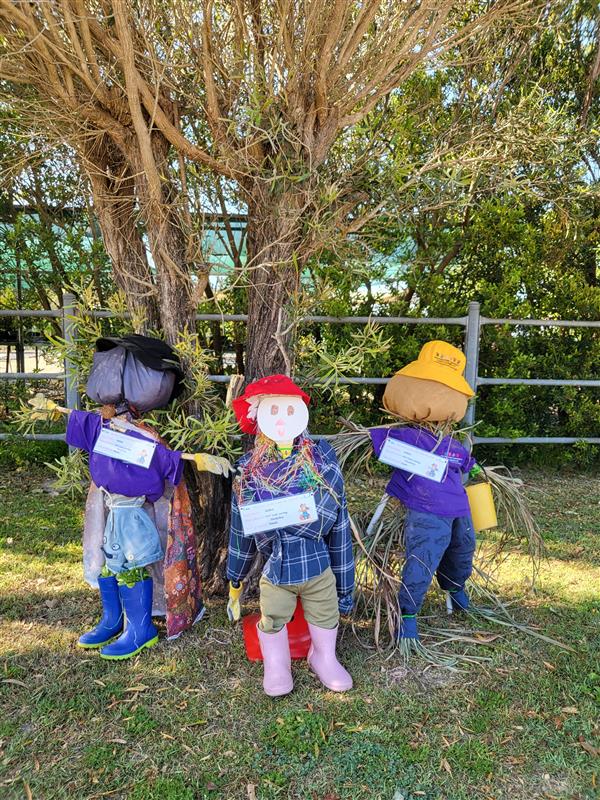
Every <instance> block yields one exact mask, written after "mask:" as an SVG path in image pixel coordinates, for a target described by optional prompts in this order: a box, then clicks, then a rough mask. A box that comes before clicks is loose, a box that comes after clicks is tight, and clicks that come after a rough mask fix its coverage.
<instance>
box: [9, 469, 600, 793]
mask: <svg viewBox="0 0 600 800" xmlns="http://www.w3.org/2000/svg"><path fill="white" fill-rule="evenodd" d="M47 479H48V474H47V473H46V472H43V471H37V472H35V471H29V472H12V473H11V474H8V470H6V469H4V470H3V473H2V475H1V476H0V614H1V617H0V664H1V672H0V797H1V798H3V800H4V799H6V800H12V798H24V799H27V798H33V799H34V800H38V798H42V799H43V800H51V799H52V798H69V800H96V798H98V799H99V798H116V799H117V800H118V798H127V799H128V800H200V798H202V799H204V798H206V799H207V800H209V799H211V798H226V799H227V800H229V799H230V798H231V800H236V799H237V798H240V799H241V798H246V800H252V799H253V798H255V800H267V799H269V798H298V799H299V800H300V799H301V800H350V799H351V798H352V799H354V798H357V799H358V798H374V800H378V799H379V798H386V800H401V799H402V800H416V798H425V799H426V800H441V799H442V798H445V799H446V800H473V799H474V798H476V799H477V800H478V799H479V798H481V799H482V800H492V799H493V800H504V799H506V800H508V798H510V799H511V800H521V799H522V798H531V799H533V798H536V800H537V798H548V799H549V800H552V798H593V797H597V792H598V787H599V786H600V763H599V758H598V755H599V754H600V749H599V748H600V729H599V722H598V720H599V717H600V714H599V709H600V656H599V654H600V603H599V600H600V536H599V534H600V481H599V480H597V479H592V478H590V477H589V476H568V477H566V476H565V477H558V476H547V477H543V478H540V477H539V476H536V477H534V476H530V480H531V482H532V484H534V489H535V491H533V492H532V498H533V500H534V502H535V504H536V507H537V509H538V515H539V521H540V526H541V528H542V531H543V533H544V537H545V539H546V541H547V543H548V555H549V559H548V561H547V562H546V563H545V564H544V566H543V568H542V570H541V574H540V578H539V583H538V587H537V591H536V593H535V594H532V593H531V592H528V591H527V587H528V579H529V575H530V570H529V568H528V565H527V563H526V560H525V559H524V558H523V556H522V555H520V554H519V553H514V554H512V555H511V556H510V557H509V558H508V559H507V561H506V562H505V563H504V564H503V566H502V568H501V569H500V571H499V574H498V579H499V583H500V592H501V594H502V597H503V598H506V599H507V600H514V599H515V598H521V597H523V599H521V600H520V601H519V603H518V604H515V606H513V608H514V609H515V610H514V613H515V614H516V616H518V617H519V619H520V620H522V621H524V622H527V623H529V624H530V625H537V626H540V630H542V631H544V632H546V633H548V635H550V636H553V637H555V638H558V639H561V640H562V641H564V642H566V643H568V644H570V645H571V647H573V648H574V652H566V651H562V650H560V649H558V648H556V647H554V646H552V645H549V644H546V643H544V642H542V641H539V640H536V639H533V638H531V637H527V636H524V635H513V634H512V633H510V632H509V631H507V629H506V628H501V629H494V628H493V627H492V626H491V625H490V624H488V623H483V622H482V623H481V624H479V623H472V628H473V630H478V631H485V632H487V633H489V632H490V631H492V630H494V631H496V632H498V633H499V634H500V636H499V637H498V638H495V639H494V640H493V641H491V642H489V643H488V644H482V645H481V646H479V647H477V649H476V652H477V653H478V654H480V655H487V656H489V657H490V661H489V663H486V664H485V665H483V666H478V667H469V668H468V669H466V670H465V671H463V672H461V673H458V674H457V673H452V672H449V671H447V670H442V669H432V668H428V669H427V668H425V665H423V664H421V663H420V662H418V661H413V662H411V664H410V668H408V669H407V668H406V667H405V666H404V664H403V663H402V662H401V660H400V659H399V657H398V656H397V655H394V656H392V657H389V656H388V655H385V654H384V655H378V654H376V653H374V652H373V651H372V650H366V649H363V648H362V647H361V646H360V645H359V644H358V642H357V640H356V639H355V638H354V635H353V633H352V630H351V628H350V626H348V625H347V626H345V628H344V633H343V642H342V645H341V648H340V652H341V657H342V660H343V661H344V663H345V664H346V665H347V667H348V668H349V669H350V671H351V673H352V675H353V677H354V681H355V687H356V688H355V689H354V690H353V691H352V692H350V693H348V694H346V695H336V694H334V693H332V692H328V691H325V690H324V689H322V688H321V687H320V685H318V684H317V682H316V680H315V679H314V678H313V677H312V676H311V675H310V674H309V672H308V670H307V667H306V665H305V664H303V663H296V665H295V668H294V671H295V677H296V688H295V690H294V693H293V694H292V695H290V696H289V697H287V698H283V699H280V700H270V699H268V698H266V697H265V696H264V695H263V693H262V689H261V686H260V682H261V667H260V665H255V664H250V663H249V662H248V661H246V659H245V656H244V651H243V646H242V637H241V631H240V629H239V628H238V629H233V628H231V627H230V625H229V623H228V622H227V618H226V614H225V608H224V604H223V603H219V602H214V603H209V613H208V614H207V616H206V617H205V619H204V620H203V621H202V622H201V623H199V624H198V625H197V626H196V628H194V629H193V631H191V632H188V633H187V634H186V635H184V636H182V637H181V639H180V640H179V641H177V642H174V643H167V642H165V641H164V640H163V641H161V643H160V644H159V646H157V647H155V648H153V649H152V650H150V651H147V652H146V653H144V654H142V656H141V657H139V658H138V659H136V660H134V661H132V662H125V663H107V662H104V661H102V660H101V659H99V658H98V656H97V655H96V654H94V653H90V652H89V651H88V652H85V651H81V650H79V649H78V648H76V646H75V642H76V638H77V636H78V634H79V633H81V632H82V631H84V630H86V628H87V627H89V626H90V625H91V624H93V623H94V622H95V620H96V618H97V614H98V602H97V597H96V595H95V593H94V592H93V591H91V590H90V589H89V588H88V587H87V586H86V585H85V584H84V583H83V581H82V579H81V563H80V561H81V546H80V535H81V524H82V503H81V502H79V501H76V502H73V501H71V500H69V499H68V498H66V497H52V496H49V495H48V494H46V493H44V492H43V490H42V484H43V483H44V481H47ZM369 492H370V493H371V494H372V498H373V500H375V499H376V498H377V491H376V489H374V488H373V487H370V486H353V487H352V488H351V491H350V495H351V496H352V495H355V496H357V497H358V496H361V497H362V498H364V496H365V493H369ZM442 612H443V599H442V597H441V595H437V594H435V593H431V597H430V600H429V604H428V613H431V614H432V615H433V616H434V618H435V617H436V616H439V620H443V619H444V618H443V617H442V616H441V614H442ZM444 624H446V623H445V621H444ZM463 624H464V623H463ZM367 634H368V630H367V631H363V638H365V635H367ZM367 638H368V636H367ZM483 638H486V637H482V639H483ZM487 638H488V639H490V638H493V637H489V636H488V637H487Z"/></svg>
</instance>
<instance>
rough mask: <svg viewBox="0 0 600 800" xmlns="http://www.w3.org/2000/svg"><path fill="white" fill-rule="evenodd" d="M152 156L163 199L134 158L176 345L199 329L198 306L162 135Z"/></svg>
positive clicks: (164, 323)
mask: <svg viewBox="0 0 600 800" xmlns="http://www.w3.org/2000/svg"><path fill="white" fill-rule="evenodd" d="M151 142H152V155H153V157H154V162H155V164H156V169H157V171H158V173H159V175H160V180H161V184H160V194H161V196H160V198H159V199H158V200H157V198H156V197H155V196H153V194H152V190H151V187H150V185H149V183H148V180H147V176H146V171H145V169H144V162H143V160H142V157H141V154H139V153H136V154H135V155H133V156H132V159H133V162H134V169H135V175H136V189H137V195H138V198H139V203H140V216H141V218H142V220H143V222H144V227H145V229H146V232H147V235H148V243H149V245H150V252H151V253H152V260H153V261H154V266H155V268H156V286H157V290H158V307H159V310H160V322H161V327H162V330H163V331H164V334H165V339H166V340H167V342H169V344H175V343H176V342H177V339H178V337H179V334H180V333H181V332H182V331H184V330H186V329H187V330H189V331H190V332H191V333H193V332H194V331H195V329H196V322H195V318H194V315H195V311H196V308H195V302H194V297H193V292H192V281H191V274H190V265H189V263H188V262H187V257H186V249H187V248H186V240H185V233H184V225H183V220H182V219H181V216H180V214H179V212H178V207H177V205H176V202H175V200H176V192H175V191H174V189H173V187H172V182H171V178H170V176H169V164H168V154H169V143H168V142H167V141H166V139H165V138H164V137H163V136H162V135H161V134H158V133H153V135H152V139H151Z"/></svg>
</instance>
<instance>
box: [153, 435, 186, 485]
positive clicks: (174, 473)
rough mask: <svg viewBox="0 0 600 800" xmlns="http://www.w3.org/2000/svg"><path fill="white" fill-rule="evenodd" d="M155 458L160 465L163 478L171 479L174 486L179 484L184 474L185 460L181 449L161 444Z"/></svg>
mask: <svg viewBox="0 0 600 800" xmlns="http://www.w3.org/2000/svg"><path fill="white" fill-rule="evenodd" d="M154 458H155V459H156V460H157V462H158V464H159V465H160V471H161V474H162V476H163V478H164V479H165V480H166V481H170V482H171V483H172V484H173V486H177V484H178V483H179V482H180V481H181V478H182V476H183V461H182V458H181V453H180V452H179V450H169V449H168V448H167V447H164V446H163V445H162V444H159V445H157V446H156V450H155V452H154Z"/></svg>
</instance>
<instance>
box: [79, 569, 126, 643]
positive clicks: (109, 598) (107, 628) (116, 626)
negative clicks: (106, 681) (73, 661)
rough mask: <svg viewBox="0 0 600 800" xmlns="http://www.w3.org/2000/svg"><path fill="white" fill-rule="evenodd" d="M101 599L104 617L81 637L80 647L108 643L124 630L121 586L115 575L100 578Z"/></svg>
mask: <svg viewBox="0 0 600 800" xmlns="http://www.w3.org/2000/svg"><path fill="white" fill-rule="evenodd" d="M98 588H99V589H100V600H101V601H102V619H101V620H100V622H99V623H98V624H97V625H96V627H95V628H93V629H92V630H91V631H88V632H87V633H84V634H83V635H82V636H80V637H79V641H78V643H77V644H78V645H79V647H86V648H90V649H91V648H93V647H102V645H104V644H108V643H109V642H110V641H111V639H114V638H115V636H118V635H119V634H120V633H121V631H122V630H123V622H124V619H123V609H122V608H121V598H120V597H119V587H118V585H117V579H116V578H115V576H114V575H110V576H109V577H107V578H103V577H100V578H98Z"/></svg>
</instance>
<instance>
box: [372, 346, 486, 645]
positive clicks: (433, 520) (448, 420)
mask: <svg viewBox="0 0 600 800" xmlns="http://www.w3.org/2000/svg"><path fill="white" fill-rule="evenodd" d="M465 363H466V362H465V356H464V355H463V353H462V352H461V351H460V350H458V348H456V347H454V346H453V345H451V344H448V342H441V341H433V342H428V343H427V344H426V345H424V347H423V348H422V349H421V352H420V353H419V357H418V358H417V360H416V361H413V362H411V363H410V364H408V365H407V366H406V367H403V368H402V369H401V370H400V371H399V372H397V373H396V374H395V375H394V377H393V378H392V379H391V380H390V382H389V383H388V385H387V387H386V390H385V393H384V396H383V405H384V407H385V408H386V410H387V411H389V412H390V413H392V414H394V415H395V416H398V417H400V418H401V419H403V420H406V421H408V422H410V423H417V424H410V425H406V426H403V427H400V428H372V429H371V430H370V436H371V441H372V443H373V448H374V450H375V454H376V455H377V456H378V457H379V458H380V460H381V461H383V462H384V463H386V464H389V465H390V466H392V467H393V468H394V470H393V473H392V477H391V479H390V481H389V483H388V485H387V488H386V493H387V494H388V495H391V496H392V497H396V498H397V499H398V500H400V502H401V503H402V504H403V505H404V506H405V507H406V509H407V514H406V520H405V525H404V546H405V557H406V560H405V563H404V568H403V572H402V582H401V587H400V593H399V605H400V612H401V619H400V625H399V628H398V637H399V638H401V639H402V638H408V639H418V637H419V634H418V629H417V614H418V613H419V611H420V610H421V606H422V605H423V601H424V599H425V594H426V593H427V590H428V589H429V586H430V584H431V582H432V580H433V576H434V575H435V576H436V578H437V581H438V583H439V585H440V587H441V588H442V589H443V590H444V591H446V592H448V595H449V607H450V608H451V609H453V610H466V609H467V608H468V607H469V598H468V595H467V593H466V591H465V583H466V581H467V580H468V578H469V577H470V575H471V572H472V571H473V555H474V553H475V529H474V526H473V520H472V518H471V510H470V507H469V499H468V497H467V493H466V491H465V488H464V486H463V479H464V476H469V477H471V478H473V477H477V476H478V475H479V474H481V472H482V470H481V467H479V466H478V465H477V464H476V462H475V459H474V458H473V457H472V456H471V454H470V452H469V450H468V449H467V448H466V447H465V446H464V445H463V444H462V443H461V442H460V441H459V440H458V439H456V438H455V437H454V436H453V435H452V431H451V429H452V427H453V426H454V424H455V423H457V422H459V421H460V420H461V419H462V418H463V417H464V415H465V413H466V411H467V405H468V402H469V398H471V397H473V395H474V392H473V390H472V388H471V387H470V386H469V384H468V383H467V381H466V380H465V378H464V377H463V372H464V368H465Z"/></svg>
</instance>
